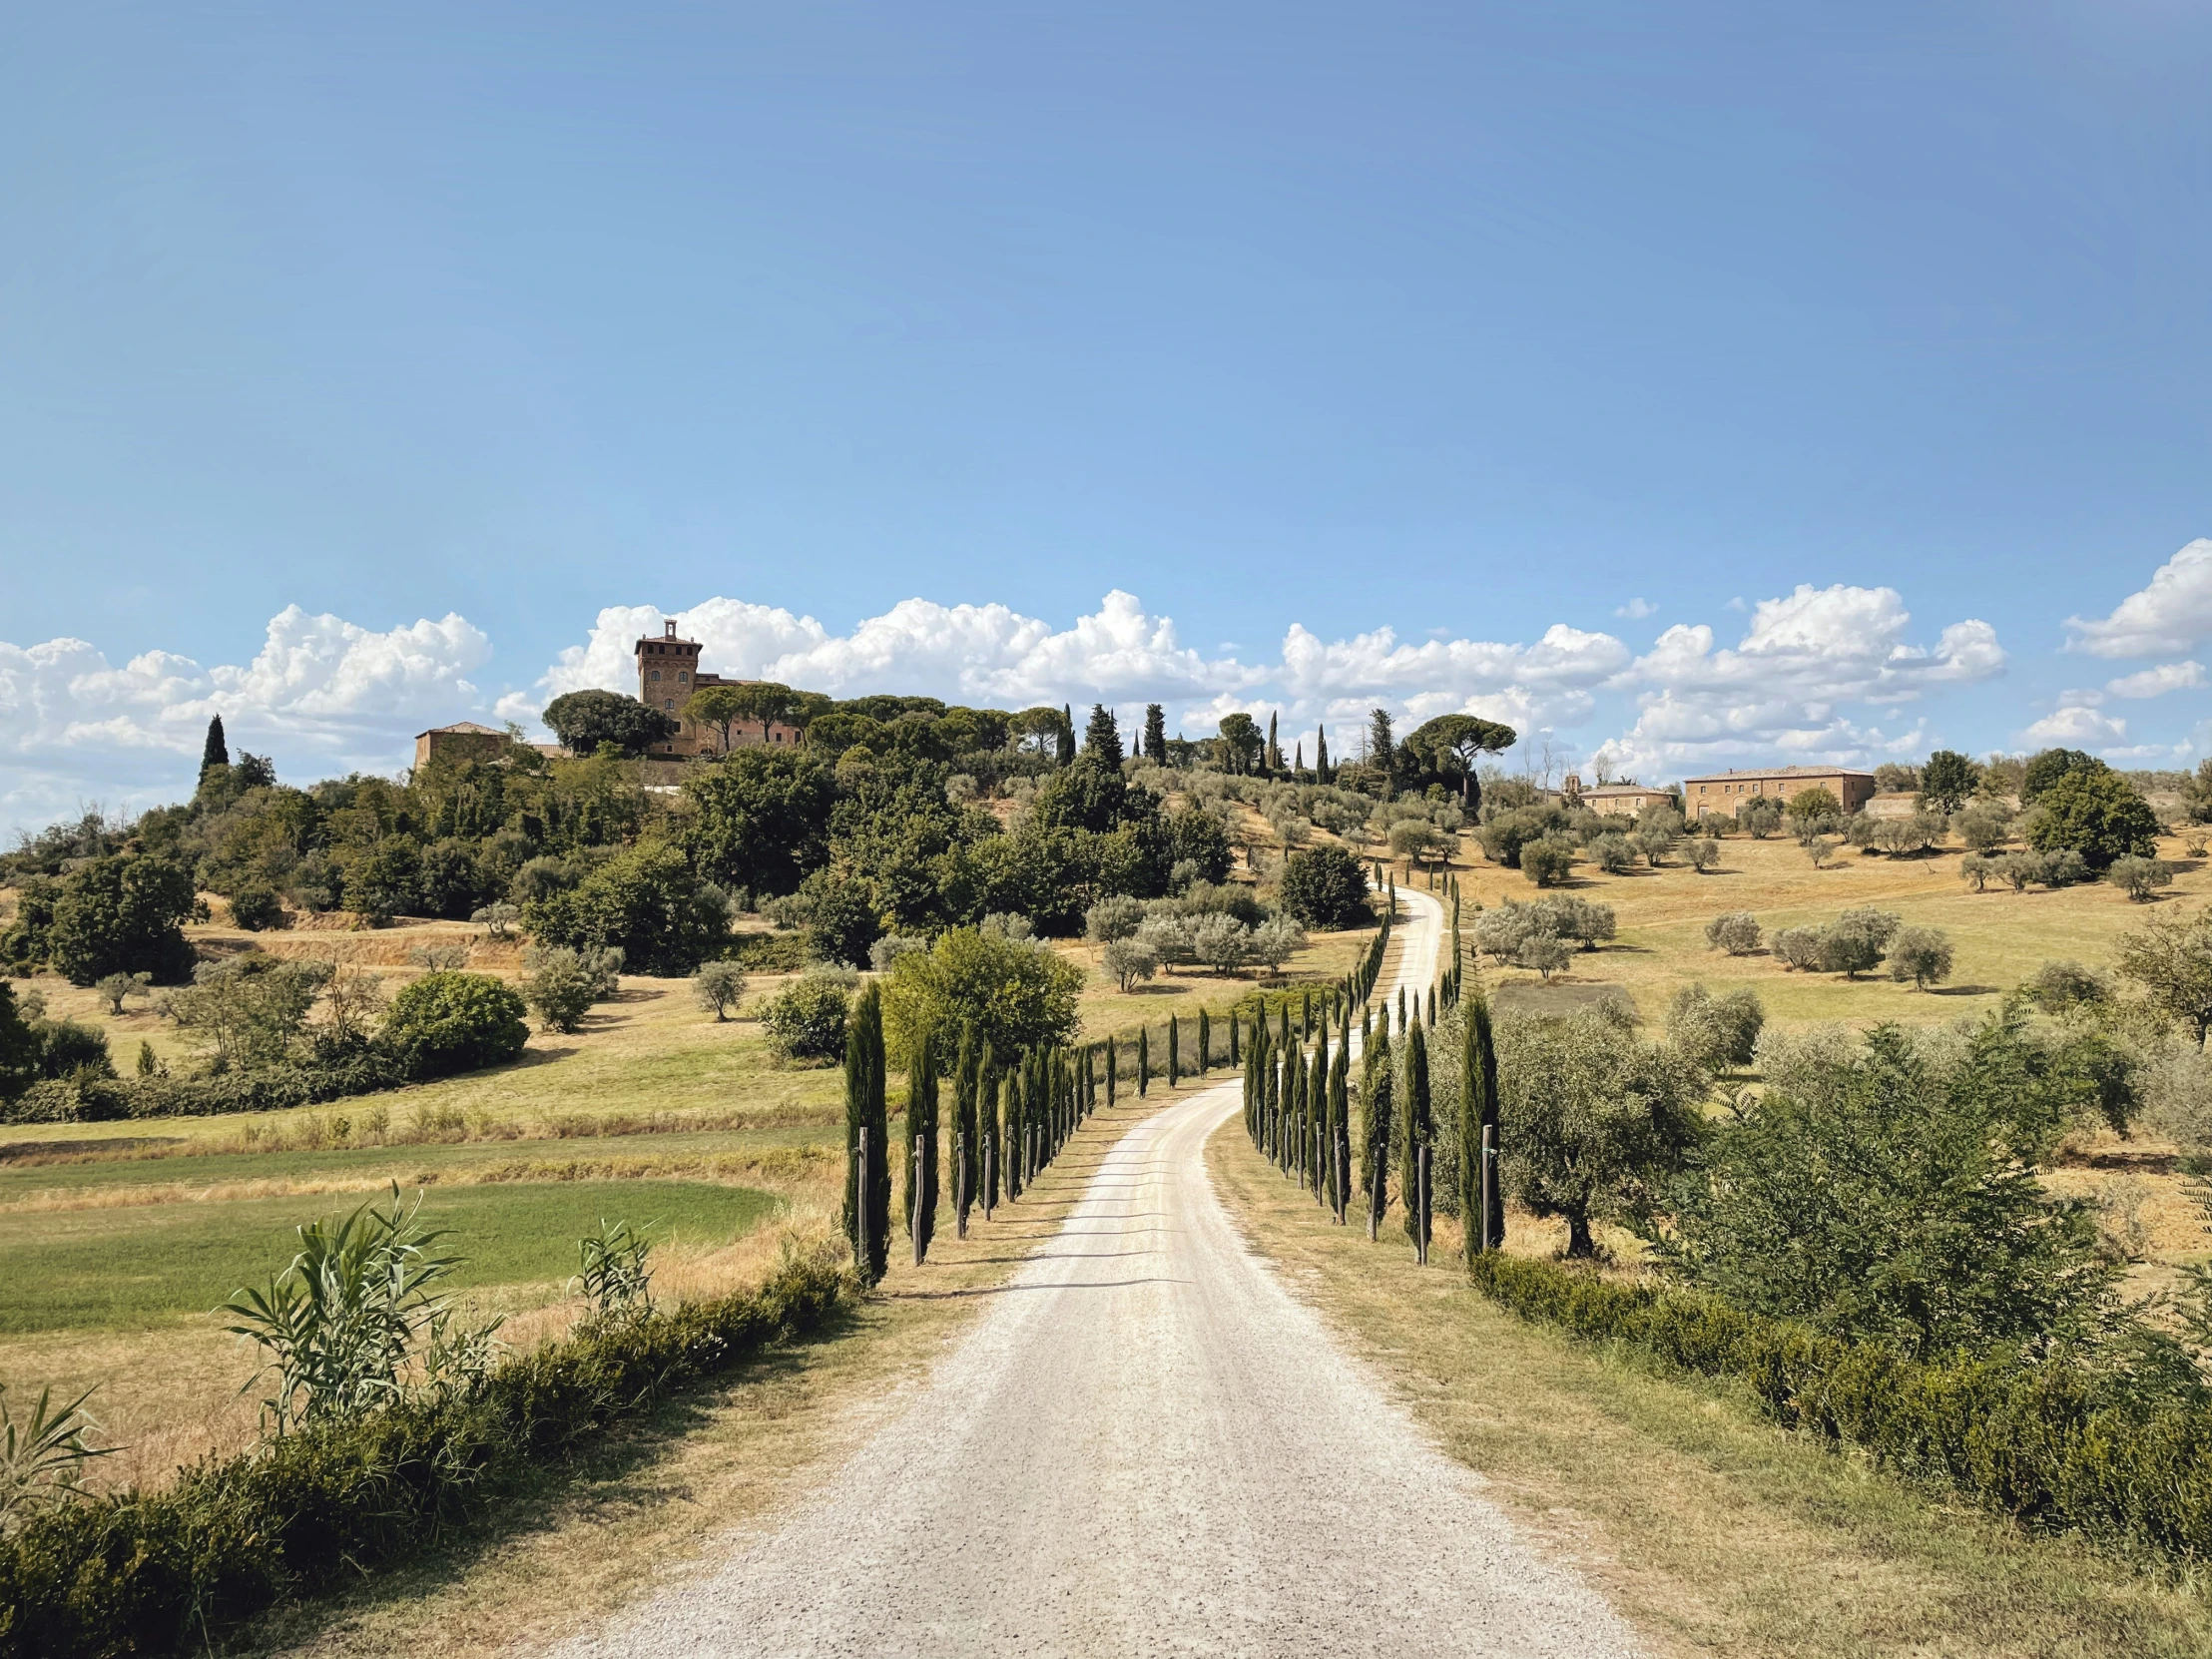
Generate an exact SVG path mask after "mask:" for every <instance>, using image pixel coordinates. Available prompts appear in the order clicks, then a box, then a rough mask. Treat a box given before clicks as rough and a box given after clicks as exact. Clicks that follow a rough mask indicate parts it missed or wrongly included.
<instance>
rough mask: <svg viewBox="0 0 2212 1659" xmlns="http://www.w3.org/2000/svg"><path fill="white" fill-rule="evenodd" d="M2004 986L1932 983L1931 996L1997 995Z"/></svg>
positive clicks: (1929, 992) (1929, 991)
mask: <svg viewBox="0 0 2212 1659" xmlns="http://www.w3.org/2000/svg"><path fill="white" fill-rule="evenodd" d="M2001 988H2002V987H2000V986H1997V985H1930V986H1929V987H1928V994H1929V995H1930V996H1995V995H1997V994H1998V993H1999V991H2000V990H2001Z"/></svg>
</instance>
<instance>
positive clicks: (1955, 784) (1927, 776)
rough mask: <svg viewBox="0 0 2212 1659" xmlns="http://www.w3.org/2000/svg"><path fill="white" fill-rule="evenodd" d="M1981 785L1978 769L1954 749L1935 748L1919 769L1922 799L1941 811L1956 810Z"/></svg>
mask: <svg viewBox="0 0 2212 1659" xmlns="http://www.w3.org/2000/svg"><path fill="white" fill-rule="evenodd" d="M1980 786H1981V769H1980V768H1979V767H1977V766H1975V765H1974V764H1973V762H1971V761H1969V760H1968V759H1966V757H1965V756H1963V755H1960V754H1958V753H1957V752H1956V751H1955V750H1949V749H1938V750H1936V753H1935V754H1933V755H1931V756H1929V758H1928V765H1927V766H1925V767H1923V768H1921V799H1922V800H1923V801H1924V802H1926V803H1927V804H1928V805H1929V806H1931V807H1933V808H1935V809H1936V811H1937V812H1941V813H1955V812H1957V811H1958V810H1959V809H1960V808H1961V807H1963V806H1965V804H1966V803H1967V802H1969V801H1971V800H1972V799H1973V793H1974V791H1975V790H1977V789H1978V788H1980Z"/></svg>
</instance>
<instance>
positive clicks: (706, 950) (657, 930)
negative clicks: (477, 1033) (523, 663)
mask: <svg viewBox="0 0 2212 1659" xmlns="http://www.w3.org/2000/svg"><path fill="white" fill-rule="evenodd" d="M570 695H571V696H581V695H583V694H581V693H571V694H570ZM842 890H844V891H850V890H851V883H849V882H848V883H844V884H843V887H842ZM523 913H524V917H525V919H526V920H527V921H528V923H529V926H530V930H531V931H532V932H533V933H534V934H535V935H536V936H537V939H538V942H539V943H540V944H547V945H565V946H567V947H569V948H570V949H572V950H588V949H601V950H604V949H610V948H611V949H616V950H620V951H621V952H622V953H623V959H624V960H625V961H627V962H628V963H629V964H630V970H631V971H632V972H633V973H655V974H671V975H673V974H688V973H690V972H691V970H692V969H693V968H695V967H697V966H698V965H699V964H700V963H701V962H703V961H705V960H707V959H708V958H709V957H713V956H719V955H721V954H722V952H723V949H724V947H725V946H726V945H727V944H728V943H729V939H730V900H729V897H728V896H727V895H726V894H725V893H724V892H723V891H722V889H721V888H720V887H717V886H715V885H713V884H712V883H711V882H706V881H702V880H700V879H699V877H698V876H697V875H696V874H694V873H693V871H692V867H691V865H690V864H689V863H688V862H686V860H685V858H684V855H683V853H681V852H679V851H677V850H676V848H674V847H672V846H656V845H652V844H650V843H649V844H645V845H639V846H633V847H627V848H625V849H624V850H622V851H620V852H617V853H616V854H615V855H614V856H613V857H611V858H609V859H608V860H607V861H606V862H605V863H603V864H601V865H600V866H599V867H598V868H597V869H595V870H593V871H592V872H591V873H590V874H589V875H587V876H585V877H584V878H583V880H581V881H579V882H578V883H577V884H576V885H575V886H573V887H570V888H568V889H566V890H562V891H555V892H552V893H549V894H547V895H545V896H544V897H541V898H537V899H534V900H532V901H531V902H530V903H528V904H526V905H525V906H524V911H523ZM873 937H874V935H873V934H872V933H871V934H870V935H869V939H870V940H872V938H873ZM867 942H868V941H866V940H863V941H862V942H861V946H860V953H859V955H857V956H854V957H851V958H849V959H850V960H853V961H864V960H866V947H867Z"/></svg>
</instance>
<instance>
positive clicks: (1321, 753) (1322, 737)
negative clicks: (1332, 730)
mask: <svg viewBox="0 0 2212 1659" xmlns="http://www.w3.org/2000/svg"><path fill="white" fill-rule="evenodd" d="M1314 782H1315V783H1317V784H1326V783H1328V782H1329V728H1328V727H1326V726H1316V727H1315V728H1314Z"/></svg>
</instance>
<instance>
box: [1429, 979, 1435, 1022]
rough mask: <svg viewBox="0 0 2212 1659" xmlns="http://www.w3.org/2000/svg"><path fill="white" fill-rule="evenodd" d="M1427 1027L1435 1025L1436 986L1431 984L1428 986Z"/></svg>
mask: <svg viewBox="0 0 2212 1659" xmlns="http://www.w3.org/2000/svg"><path fill="white" fill-rule="evenodd" d="M1428 1027H1429V1029H1430V1030H1434V1029H1435V1027H1436V987H1435V986H1433V985H1431V986H1429V987H1428Z"/></svg>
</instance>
